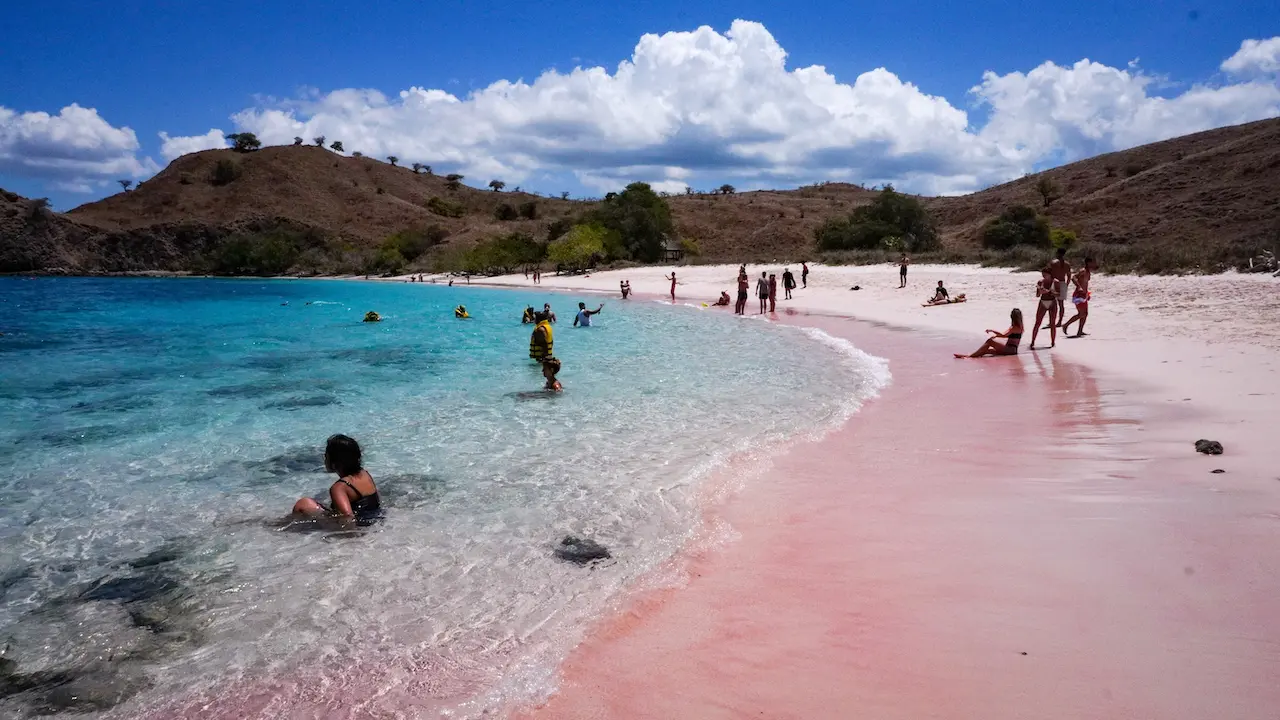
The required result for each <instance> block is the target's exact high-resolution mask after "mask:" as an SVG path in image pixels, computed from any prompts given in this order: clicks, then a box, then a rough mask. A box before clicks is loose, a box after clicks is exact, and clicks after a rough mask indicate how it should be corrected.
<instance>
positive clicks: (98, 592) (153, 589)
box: [80, 574, 179, 603]
mask: <svg viewBox="0 0 1280 720" xmlns="http://www.w3.org/2000/svg"><path fill="white" fill-rule="evenodd" d="M178 587H179V585H178V583H177V582H176V581H175V580H173V579H172V578H169V577H166V576H164V575H160V574H150V575H134V576H129V577H121V578H112V579H110V580H105V581H104V580H100V581H98V583H97V584H96V585H94V586H93V587H91V588H89V589H88V590H86V591H85V592H84V593H83V594H82V595H81V596H80V599H82V600H87V601H92V600H119V601H120V602H125V603H131V602H138V601H140V600H150V599H153V598H156V597H159V596H160V595H163V594H165V593H168V592H171V591H173V590H177V589H178Z"/></svg>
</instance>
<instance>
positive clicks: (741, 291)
mask: <svg viewBox="0 0 1280 720" xmlns="http://www.w3.org/2000/svg"><path fill="white" fill-rule="evenodd" d="M750 289H751V281H750V280H748V279H747V269H746V268H745V267H744V268H742V269H740V270H738V304H737V305H734V306H733V313H734V314H735V315H746V314H747V292H748V291H749V290H750Z"/></svg>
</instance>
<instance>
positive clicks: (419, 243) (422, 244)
mask: <svg viewBox="0 0 1280 720" xmlns="http://www.w3.org/2000/svg"><path fill="white" fill-rule="evenodd" d="M447 237H449V231H447V230H445V229H444V228H442V227H440V226H439V225H432V226H430V227H427V228H425V229H421V230H418V229H412V230H401V231H400V232H398V233H394V234H392V235H390V236H388V237H387V239H386V240H383V241H382V247H384V248H390V249H393V250H395V251H396V252H398V253H400V256H401V257H402V258H404V260H405V261H406V262H413V261H414V260H417V259H418V258H419V257H420V256H421V255H422V254H423V253H425V252H426V251H428V250H430V249H431V248H433V247H435V246H436V245H439V244H440V243H442V242H444V239H445V238H447Z"/></svg>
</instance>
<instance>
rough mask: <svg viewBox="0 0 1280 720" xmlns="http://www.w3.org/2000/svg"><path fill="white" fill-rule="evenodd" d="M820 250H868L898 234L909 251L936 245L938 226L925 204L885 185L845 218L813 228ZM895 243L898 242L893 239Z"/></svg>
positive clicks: (921, 249)
mask: <svg viewBox="0 0 1280 720" xmlns="http://www.w3.org/2000/svg"><path fill="white" fill-rule="evenodd" d="M814 236H815V239H816V240H817V241H818V249H820V250H828V251H829V250H871V249H876V248H883V247H885V239H886V238H898V239H900V241H901V243H900V244H901V246H902V249H906V250H910V251H912V252H918V251H926V250H932V249H934V248H936V247H938V244H939V240H938V230H937V227H936V226H935V225H934V222H933V218H932V216H930V214H929V211H928V210H927V209H926V208H925V207H924V205H923V204H922V203H921V202H920V201H919V200H918V199H916V198H914V197H912V196H910V195H903V194H902V193H900V192H897V191H896V190H894V189H893V186H892V185H886V186H885V188H884V190H881V191H880V194H879V195H877V196H876V199H875V200H873V201H871V203H870V204H867V205H863V206H861V207H858V208H855V209H854V211H853V212H852V213H850V214H849V217H848V218H831V219H829V220H827V221H826V222H824V223H823V224H822V225H821V226H819V227H818V228H817V229H816V230H814ZM895 244H897V243H895Z"/></svg>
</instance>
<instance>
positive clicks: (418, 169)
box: [413, 163, 422, 175]
mask: <svg viewBox="0 0 1280 720" xmlns="http://www.w3.org/2000/svg"><path fill="white" fill-rule="evenodd" d="M420 172H422V163H414V164H413V174H414V175H417V174H418V173H420Z"/></svg>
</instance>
